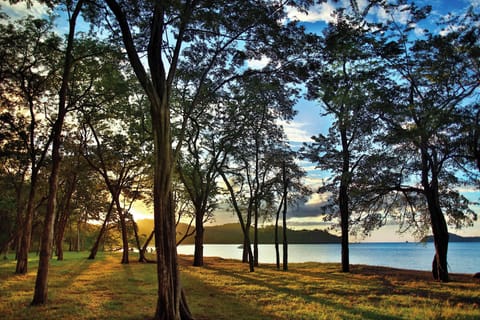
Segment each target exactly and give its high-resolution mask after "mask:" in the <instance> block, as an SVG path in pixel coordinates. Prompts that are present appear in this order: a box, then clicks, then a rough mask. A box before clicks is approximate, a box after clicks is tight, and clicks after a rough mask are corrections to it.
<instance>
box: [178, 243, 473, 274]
mask: <svg viewBox="0 0 480 320" xmlns="http://www.w3.org/2000/svg"><path fill="white" fill-rule="evenodd" d="M193 248H194V246H193V245H180V246H178V253H179V254H193ZM280 250H281V247H280ZM340 250H341V247H340V244H291V245H289V246H288V257H289V259H288V260H289V262H309V261H314V262H340ZM434 252H435V249H434V246H433V243H428V244H419V243H355V244H350V263H351V264H367V265H378V266H387V267H393V268H402V269H413V270H431V266H432V259H433V255H434ZM204 255H205V256H207V257H222V258H232V259H241V258H242V249H240V248H239V246H238V245H227V244H226V245H223V244H209V245H205V247H204ZM281 255H282V253H281V252H280V257H281ZM259 260H260V263H275V246H274V245H267V244H264V245H259ZM448 264H449V268H450V270H449V271H450V272H453V273H476V272H480V242H470V243H468V242H452V243H450V244H449V246H448Z"/></svg>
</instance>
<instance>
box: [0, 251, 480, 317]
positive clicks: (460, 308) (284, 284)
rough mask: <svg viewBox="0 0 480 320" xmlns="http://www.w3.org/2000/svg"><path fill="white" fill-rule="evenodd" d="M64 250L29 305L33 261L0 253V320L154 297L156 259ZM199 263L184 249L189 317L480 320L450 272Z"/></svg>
mask: <svg viewBox="0 0 480 320" xmlns="http://www.w3.org/2000/svg"><path fill="white" fill-rule="evenodd" d="M86 256H87V253H85V252H84V253H66V255H65V261H61V262H57V261H56V260H52V267H51V270H50V282H49V303H48V304H47V305H46V306H41V307H30V306H29V303H30V301H31V299H32V297H33V287H34V282H35V272H36V268H37V262H38V260H37V259H36V257H35V256H32V257H31V261H30V263H29V269H30V272H29V273H28V274H27V275H22V276H19V275H15V274H14V270H15V261H13V260H6V261H5V260H2V261H0V318H1V319H148V318H150V317H151V316H152V315H153V314H154V308H155V302H156V275H155V265H153V264H140V263H137V262H133V261H135V259H136V257H135V256H133V255H132V256H131V261H132V263H131V264H129V265H121V264H120V259H121V257H120V255H119V254H113V253H108V254H107V253H106V254H99V256H98V258H97V260H93V261H92V260H87V259H86ZM205 261H206V265H205V267H204V268H198V267H191V266H190V264H191V257H181V258H180V264H181V270H182V281H183V285H184V287H185V289H186V293H187V298H188V302H189V305H190V308H191V311H192V313H193V314H194V316H195V317H196V319H198V320H201V319H228V320H233V319H480V282H479V281H478V280H474V279H472V277H471V276H469V275H457V274H453V275H452V282H450V283H447V284H441V283H437V282H433V281H431V277H430V274H429V273H428V272H417V271H406V270H395V269H390V268H381V267H372V266H352V272H351V273H350V274H343V273H341V272H339V270H340V266H339V265H338V264H318V263H300V264H291V265H290V271H288V272H284V271H277V270H276V269H275V268H274V267H273V266H271V265H265V266H261V267H259V268H257V270H256V271H255V272H254V273H249V272H248V268H247V266H246V265H243V264H241V263H239V262H237V261H233V260H223V259H220V258H206V259H205Z"/></svg>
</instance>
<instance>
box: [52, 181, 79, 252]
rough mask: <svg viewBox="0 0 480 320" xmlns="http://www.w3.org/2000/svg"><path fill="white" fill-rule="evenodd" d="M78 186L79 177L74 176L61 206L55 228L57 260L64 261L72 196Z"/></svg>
mask: <svg viewBox="0 0 480 320" xmlns="http://www.w3.org/2000/svg"><path fill="white" fill-rule="evenodd" d="M76 184H77V176H76V174H74V176H73V179H72V180H71V181H70V184H69V186H68V188H67V191H66V194H65V198H64V202H63V205H61V206H60V210H59V212H58V219H57V223H56V227H55V247H56V250H57V260H59V261H61V260H63V239H64V237H65V229H66V228H67V222H68V218H69V217H70V204H71V202H72V195H73V192H74V191H75V188H76Z"/></svg>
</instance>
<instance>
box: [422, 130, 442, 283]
mask: <svg viewBox="0 0 480 320" xmlns="http://www.w3.org/2000/svg"><path fill="white" fill-rule="evenodd" d="M426 141H428V140H427V139H425V138H423V137H422V145H421V157H422V186H423V190H424V193H425V197H426V198H427V205H428V211H429V213H430V223H431V225H432V233H433V241H434V244H435V257H434V259H433V263H432V275H433V278H434V279H435V280H439V281H442V282H448V280H449V277H448V263H447V251H448V227H447V222H446V221H445V216H444V215H443V212H442V208H441V206H440V200H439V192H438V191H439V190H438V188H439V185H438V174H437V168H438V167H439V164H438V161H437V154H436V153H435V152H432V153H431V154H429V152H428V147H427V146H428V143H427V142H426Z"/></svg>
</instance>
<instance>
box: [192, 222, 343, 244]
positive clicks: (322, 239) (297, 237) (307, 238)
mask: <svg viewBox="0 0 480 320" xmlns="http://www.w3.org/2000/svg"><path fill="white" fill-rule="evenodd" d="M282 236H283V229H282V228H279V241H280V242H282V239H283V237H282ZM250 239H251V240H252V241H253V227H252V228H251V233H250ZM204 240H205V244H241V243H243V233H242V228H241V227H240V224H237V223H230V224H224V225H219V226H208V227H205V238H204ZM258 240H259V243H262V244H272V243H275V228H274V226H267V227H263V228H260V229H259V230H258ZM287 240H288V243H290V244H307V243H339V242H340V237H337V236H334V235H332V234H330V233H328V232H326V231H323V230H291V229H287ZM193 243H194V238H193V236H192V237H189V238H187V239H185V241H184V242H183V244H193Z"/></svg>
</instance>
